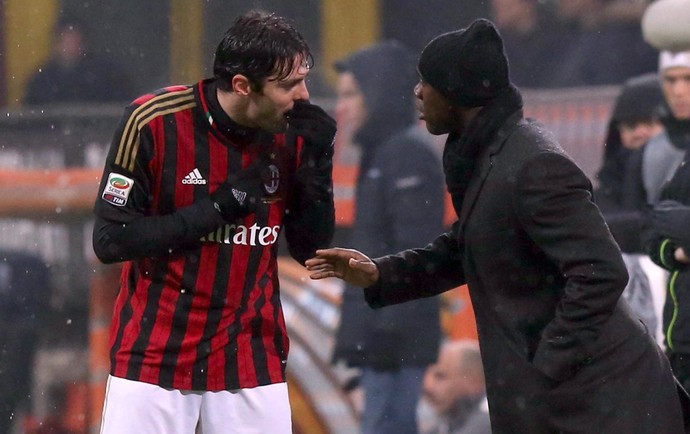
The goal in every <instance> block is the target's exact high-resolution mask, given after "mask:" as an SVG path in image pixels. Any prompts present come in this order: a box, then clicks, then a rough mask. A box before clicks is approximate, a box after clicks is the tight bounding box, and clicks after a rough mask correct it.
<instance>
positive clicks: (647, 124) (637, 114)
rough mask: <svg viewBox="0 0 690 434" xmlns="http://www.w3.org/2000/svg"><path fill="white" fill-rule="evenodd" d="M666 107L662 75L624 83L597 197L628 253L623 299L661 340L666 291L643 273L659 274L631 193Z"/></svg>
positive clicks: (660, 127) (660, 128) (639, 209)
mask: <svg viewBox="0 0 690 434" xmlns="http://www.w3.org/2000/svg"><path fill="white" fill-rule="evenodd" d="M663 101H664V97H663V94H662V91H661V85H660V82H659V76H658V74H656V73H650V74H644V75H641V76H637V77H633V78H631V79H629V80H627V81H626V82H625V84H624V85H623V87H622V89H621V92H620V93H619V95H618V97H617V98H616V101H615V103H614V106H613V111H612V114H611V119H610V121H609V126H608V131H607V135H606V142H605V144H604V159H603V164H602V167H601V169H600V170H599V173H598V174H597V177H598V180H599V186H598V187H597V189H596V190H595V192H594V197H595V200H596V202H597V205H598V206H599V209H601V211H602V213H603V214H604V218H605V219H606V222H607V223H608V225H609V228H610V229H611V234H612V235H613V236H614V238H615V239H616V241H617V242H618V245H619V246H620V248H621V250H622V251H623V252H624V253H623V260H624V261H625V265H626V267H627V269H628V274H629V276H630V278H629V279H628V284H627V286H626V288H625V290H624V291H623V298H624V299H625V300H626V301H628V304H630V307H631V308H632V310H633V312H634V313H635V314H636V315H637V316H638V317H639V318H640V319H641V320H642V322H644V323H645V325H646V326H647V328H648V329H649V330H651V331H653V332H654V336H655V337H657V339H658V338H659V335H660V333H661V329H660V328H659V322H660V321H659V319H658V318H657V313H656V308H655V306H656V305H659V306H661V305H662V304H663V298H664V296H663V294H664V292H665V290H664V288H663V287H662V286H660V285H656V286H654V288H653V287H652V285H653V282H655V281H654V280H653V279H650V278H649V276H648V275H647V270H646V269H645V268H644V266H647V267H654V268H656V266H655V265H654V264H652V263H651V262H650V261H649V260H648V258H647V257H646V255H642V251H643V248H642V239H641V237H640V234H641V231H642V228H643V224H644V221H645V219H644V216H645V213H646V209H645V208H646V206H645V205H644V204H641V203H639V201H638V200H637V199H636V198H635V197H636V196H637V194H631V191H633V188H632V187H633V182H634V179H636V178H638V177H639V174H640V173H641V169H640V167H639V164H637V163H636V160H637V159H638V158H639V157H638V156H637V155H638V154H640V153H641V152H642V147H643V146H644V145H645V144H646V143H647V141H649V140H650V139H651V138H652V137H654V136H656V135H658V134H660V133H661V132H662V131H663V125H662V124H661V121H660V120H659V112H660V108H661V106H662V104H663ZM643 264H644V266H643ZM655 271H656V272H658V271H659V270H658V269H656V270H655Z"/></svg>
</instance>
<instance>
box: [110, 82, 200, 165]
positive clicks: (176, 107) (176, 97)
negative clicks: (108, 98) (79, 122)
mask: <svg viewBox="0 0 690 434" xmlns="http://www.w3.org/2000/svg"><path fill="white" fill-rule="evenodd" d="M195 106H196V100H195V98H194V95H193V94H192V89H189V90H185V91H183V92H179V93H173V94H164V95H161V96H159V97H156V98H153V99H151V100H150V101H147V103H146V104H143V105H141V106H139V107H137V108H136V109H135V110H134V111H133V112H132V114H131V115H130V117H129V119H128V120H127V124H126V125H125V129H124V131H123V133H122V138H121V139H120V144H119V148H118V151H117V156H116V158H115V164H118V165H120V166H122V167H124V168H127V169H129V170H130V171H131V170H132V169H133V167H134V161H135V157H136V152H137V150H138V142H139V140H138V138H139V134H138V133H139V131H141V129H142V128H143V127H144V126H145V125H146V124H147V123H148V122H150V121H151V119H153V118H155V117H156V116H161V115H165V114H168V113H172V112H176V111H180V110H185V109H188V108H192V107H195Z"/></svg>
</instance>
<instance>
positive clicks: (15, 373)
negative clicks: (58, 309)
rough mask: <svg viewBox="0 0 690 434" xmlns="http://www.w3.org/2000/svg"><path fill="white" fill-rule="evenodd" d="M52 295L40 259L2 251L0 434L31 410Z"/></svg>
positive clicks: (44, 268)
mask: <svg viewBox="0 0 690 434" xmlns="http://www.w3.org/2000/svg"><path fill="white" fill-rule="evenodd" d="M50 293H51V282H50V274H49V271H48V268H47V267H46V265H45V264H44V263H43V261H42V260H41V259H40V258H38V257H36V256H34V255H31V254H27V253H23V252H15V251H5V250H3V251H0V327H1V330H2V333H0V433H3V434H4V433H9V432H10V429H11V427H12V426H13V425H14V424H15V423H17V421H18V420H19V419H20V417H19V416H20V415H22V414H24V413H25V412H26V411H27V410H29V406H30V403H31V401H30V394H31V393H30V392H31V385H32V381H33V363H34V357H35V354H36V349H37V347H38V344H39V334H40V333H41V331H42V330H43V327H42V326H43V325H45V322H44V320H45V316H46V314H47V308H48V300H49V298H50Z"/></svg>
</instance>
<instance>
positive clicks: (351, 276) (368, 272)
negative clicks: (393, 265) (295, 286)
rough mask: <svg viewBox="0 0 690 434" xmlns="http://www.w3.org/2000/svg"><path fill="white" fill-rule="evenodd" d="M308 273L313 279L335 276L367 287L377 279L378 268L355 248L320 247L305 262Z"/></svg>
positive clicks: (355, 284)
mask: <svg viewBox="0 0 690 434" xmlns="http://www.w3.org/2000/svg"><path fill="white" fill-rule="evenodd" d="M305 266H306V267H307V270H309V271H311V272H312V273H311V274H310V275H309V277H310V278H312V279H314V280H318V279H325V278H327V277H337V278H339V279H342V280H344V281H345V282H347V283H349V284H350V285H354V286H359V287H361V288H367V287H369V286H372V285H374V284H375V283H376V282H378V280H379V270H378V268H377V267H376V264H375V263H374V262H373V261H372V260H371V259H369V257H367V256H366V255H364V254H363V253H361V252H358V251H357V250H352V249H342V248H339V247H336V248H332V249H322V250H317V251H316V256H315V257H313V258H311V259H307V261H306V262H305Z"/></svg>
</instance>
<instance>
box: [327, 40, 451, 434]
mask: <svg viewBox="0 0 690 434" xmlns="http://www.w3.org/2000/svg"><path fill="white" fill-rule="evenodd" d="M415 63H416V58H415V56H414V55H413V53H412V52H410V50H408V49H407V48H406V47H404V46H403V45H402V44H400V43H398V42H396V41H393V40H391V41H385V42H382V43H379V44H376V45H373V46H371V47H367V48H365V49H362V50H359V51H357V52H355V53H353V54H351V55H350V56H349V57H347V58H345V59H343V60H341V61H339V62H337V63H336V65H335V67H336V70H337V71H338V72H339V77H338V86H337V91H338V99H337V103H336V117H337V119H338V128H339V130H340V131H343V132H350V133H351V134H353V135H354V136H353V140H354V142H355V143H356V144H357V145H358V146H359V148H360V150H361V157H360V162H359V178H358V180H357V194H356V204H357V210H356V215H355V221H354V224H353V226H352V232H351V235H350V239H349V242H350V244H351V245H354V246H357V247H359V248H360V249H362V251H364V252H366V253H367V254H371V255H375V256H381V255H384V254H387V253H394V252H397V251H399V250H403V249H408V248H412V247H414V246H416V245H418V244H420V243H423V242H426V241H428V240H429V239H432V238H433V237H435V236H437V235H438V234H440V233H442V232H443V230H444V226H443V216H444V198H445V197H444V186H443V173H442V168H441V161H440V158H439V157H438V154H437V152H438V151H437V150H436V149H435V148H434V144H433V142H432V138H431V136H430V135H429V134H428V133H427V132H425V131H424V130H423V129H422V128H420V126H419V125H418V123H417V120H416V116H415V106H414V95H413V93H412V88H413V86H414V84H415V82H416V81H417V74H416V71H415ZM439 316H440V305H439V300H438V297H435V298H429V299H426V300H424V301H422V302H420V303H415V304H406V305H399V306H395V307H392V308H391V309H386V310H378V311H375V310H372V309H370V308H369V306H367V303H366V301H365V300H364V296H363V294H362V293H361V291H353V290H351V288H350V290H346V291H345V292H344V293H343V304H342V308H341V321H340V326H339V329H338V332H337V334H336V344H335V350H334V354H333V360H334V362H338V361H341V360H342V361H344V362H345V363H346V364H347V365H349V366H351V367H355V368H360V369H361V382H360V384H361V385H362V390H363V392H364V408H363V414H362V426H361V432H362V433H364V434H405V433H409V434H414V433H416V423H415V408H416V406H417V401H418V400H419V396H420V394H421V388H422V379H423V377H424V371H425V369H426V367H427V366H428V365H430V364H431V363H433V362H434V360H435V359H436V355H437V353H438V347H439V343H440V337H441V326H440V318H439Z"/></svg>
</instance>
